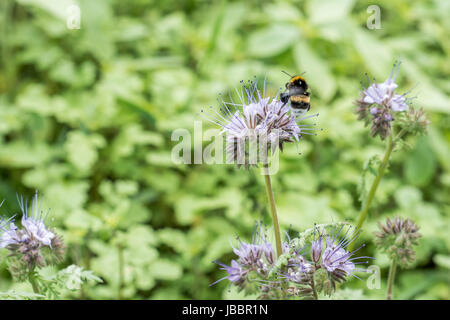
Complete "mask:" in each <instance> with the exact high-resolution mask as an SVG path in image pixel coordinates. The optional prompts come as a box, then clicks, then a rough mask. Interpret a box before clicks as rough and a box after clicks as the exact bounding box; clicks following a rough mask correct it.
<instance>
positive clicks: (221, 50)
mask: <svg viewBox="0 0 450 320" xmlns="http://www.w3.org/2000/svg"><path fill="white" fill-rule="evenodd" d="M72 2H73V1H69V0H17V1H12V0H2V1H1V3H0V8H1V9H0V10H1V11H0V16H1V20H0V21H1V27H2V29H1V42H0V45H1V69H0V93H1V98H0V197H1V198H4V199H5V200H6V202H5V204H4V205H3V207H2V208H1V209H0V210H1V213H2V215H3V216H11V215H12V214H14V213H18V206H17V202H16V199H15V197H16V192H18V193H22V194H24V195H25V196H29V197H30V196H32V195H33V193H34V190H35V189H38V190H39V191H40V193H41V194H42V195H44V203H45V206H46V207H50V208H51V213H50V215H51V219H50V220H51V221H50V224H51V226H52V227H55V228H56V230H57V232H58V233H60V234H61V235H63V237H64V239H65V242H66V244H67V247H68V248H67V255H66V260H65V262H64V263H63V264H62V265H61V268H62V267H63V266H65V265H69V264H71V263H76V264H78V265H80V266H83V267H84V268H87V269H90V270H93V271H94V272H95V273H96V274H97V275H99V276H101V277H102V278H103V280H104V283H103V284H98V285H90V284H88V285H86V286H85V287H84V289H83V290H82V291H81V292H78V293H67V295H66V297H67V298H88V299H109V298H112V299H115V298H124V299H131V298H133V299H186V298H192V299H221V298H239V297H241V296H239V295H238V294H237V293H236V292H234V291H233V290H231V291H228V290H227V281H223V282H221V283H220V284H218V285H216V286H214V287H209V284H210V283H212V282H213V281H215V280H216V279H218V278H221V277H223V276H224V273H223V272H221V271H219V270H218V266H217V265H215V264H213V263H211V261H213V260H215V259H220V260H221V261H223V262H226V263H228V262H229V261H230V260H231V259H232V257H233V254H232V251H231V247H230V243H229V242H230V240H233V239H234V237H235V236H236V235H238V234H239V235H240V236H241V237H242V238H243V239H249V237H250V235H251V231H252V229H253V224H254V221H256V220H261V219H263V220H264V222H266V223H267V224H270V215H269V213H268V211H267V206H266V197H265V193H264V184H263V179H262V176H261V175H260V174H259V172H258V171H256V170H251V171H248V172H247V171H245V170H238V169H236V168H235V167H234V166H232V165H176V164H174V163H173V162H172V161H171V157H170V154H171V149H172V147H173V146H174V144H175V142H172V141H171V138H170V137H171V133H172V131H173V130H174V129H177V128H186V129H187V130H189V131H191V132H192V129H193V123H194V121H195V120H200V119H199V118H198V117H197V116H196V114H197V113H198V112H199V111H200V110H201V109H202V108H204V107H208V106H209V105H214V106H217V103H216V97H217V94H218V93H219V92H224V93H227V92H228V91H230V90H234V89H233V88H234V87H235V86H236V85H239V81H240V80H242V79H243V80H247V79H251V78H253V76H254V75H256V76H257V77H259V78H261V77H262V78H264V76H265V75H266V74H267V77H268V80H269V84H268V87H269V89H270V92H271V93H272V94H273V93H275V92H276V90H277V89H278V88H279V87H280V86H283V85H284V83H285V82H286V81H287V80H288V77H287V76H286V75H285V74H283V73H282V72H281V70H285V71H287V72H289V73H294V74H295V73H300V72H303V71H306V74H305V77H306V79H307V81H308V83H309V84H310V86H311V92H312V103H311V105H312V110H313V111H314V112H316V111H317V112H319V113H320V116H319V118H318V120H317V121H318V123H319V125H320V127H322V128H324V131H322V132H321V133H320V134H319V135H318V136H315V137H309V136H308V137H306V138H305V139H303V140H302V141H301V143H300V145H299V147H300V150H301V152H302V153H303V154H302V156H298V155H297V150H296V147H295V145H293V144H291V145H286V146H285V151H284V153H283V154H282V155H281V157H280V159H281V160H280V171H279V172H278V174H277V175H276V176H274V177H273V184H274V191H275V197H276V202H277V205H278V210H279V219H280V221H281V226H282V228H283V230H287V229H288V228H289V226H291V229H293V230H294V231H301V230H303V229H305V228H310V227H312V226H313V224H314V223H329V222H332V221H340V220H345V219H346V220H348V221H350V222H351V221H354V220H355V219H356V217H357V214H358V210H359V207H360V203H359V200H358V194H359V193H358V186H359V185H360V184H361V181H362V180H361V176H362V172H363V165H364V163H365V161H366V160H367V159H368V158H370V157H371V156H373V155H375V154H380V155H382V153H383V150H384V143H383V142H381V141H380V140H379V139H378V138H377V139H373V138H371V137H370V136H369V128H364V126H363V123H362V122H358V121H357V120H356V116H355V114H354V113H353V111H354V104H353V101H354V100H355V99H356V98H358V97H359V91H360V81H361V80H364V73H365V72H367V73H368V74H369V75H370V76H371V77H372V76H373V77H375V78H376V79H377V80H378V81H384V80H385V79H386V78H387V76H388V75H389V72H390V69H391V68H392V65H393V63H394V62H395V61H396V60H399V59H401V61H402V67H401V69H400V75H399V78H398V83H399V91H400V92H404V91H407V90H409V89H411V88H414V89H413V90H412V92H411V93H410V96H417V98H416V99H414V101H413V105H414V106H416V107H423V108H424V109H425V110H426V112H427V113H428V115H429V118H430V120H431V126H430V128H429V134H428V135H427V136H424V137H418V138H415V137H409V138H408V139H407V141H408V143H409V145H410V148H409V149H407V150H402V151H399V152H395V153H394V154H393V157H392V161H391V166H390V169H389V171H388V173H387V174H386V176H385V177H384V179H383V180H382V183H381V185H380V188H379V190H378V192H377V195H376V201H375V203H374V205H373V208H372V210H371V212H370V216H369V220H368V222H367V223H366V224H365V227H364V232H363V234H362V236H361V238H360V239H359V241H360V242H365V243H366V244H367V247H366V248H365V249H364V252H363V253H364V254H367V255H371V256H375V257H376V258H377V260H376V261H375V262H374V263H375V264H376V265H378V266H379V267H380V268H381V273H382V281H381V289H379V290H377V289H373V290H368V289H367V285H366V278H367V276H365V275H364V274H363V275H362V277H363V280H362V281H360V280H356V279H354V280H352V281H351V282H349V283H347V284H346V285H345V286H344V290H342V291H340V294H339V295H338V297H340V298H383V297H384V294H385V283H386V277H387V266H388V260H387V257H386V256H385V255H383V254H381V253H378V252H375V248H374V245H373V242H372V240H373V235H372V232H373V231H374V230H375V229H376V222H377V221H382V220H384V219H385V218H386V217H390V216H394V215H396V214H399V215H401V216H404V217H410V218H412V219H413V220H414V221H416V223H417V224H418V225H419V226H420V227H421V233H422V234H423V238H422V239H421V241H420V246H419V247H418V248H417V261H416V263H414V265H413V266H412V267H411V269H409V270H401V271H399V272H398V278H397V285H396V288H395V294H396V297H397V298H401V299H448V298H449V295H450V294H449V268H450V255H449V246H450V238H449V215H450V206H449V195H450V188H449V187H450V173H449V169H450V161H449V159H450V151H449V140H450V132H449V127H450V121H449V120H450V117H449V113H450V106H449V98H448V94H449V92H450V78H449V75H450V61H449V54H450V41H449V39H450V38H449V30H450V21H449V19H448V15H449V12H450V3H449V2H448V1H447V2H446V1H438V0H435V1H400V0H396V1H393V0H385V1H353V0H340V1H337V0H336V1H332V0H314V1H313V0H309V1H254V0H253V1H194V0H191V1H188V0H186V1H180V0H165V1H156V0H154V1H152V0H150V1H149V0H134V1H120V0H95V1H93V0H79V1H75V3H77V4H78V5H79V7H80V8H81V29H79V30H69V29H68V28H67V26H66V21H67V18H68V11H67V8H68V6H69V5H70V4H71V3H72ZM374 2H376V4H378V5H379V7H380V8H381V29H379V30H369V29H368V28H367V27H366V21H367V19H368V18H369V16H370V15H371V13H368V12H367V11H366V10H367V7H368V6H369V5H371V4H374ZM207 127H212V126H211V125H210V124H208V123H204V128H207ZM193 138H194V137H193ZM200 138H201V137H196V139H200ZM204 144H205V145H206V144H208V142H207V141H205V142H204ZM365 176H366V179H367V180H368V181H366V183H370V181H371V179H373V175H372V174H371V173H370V172H367V173H366V175H365ZM6 255H7V252H6V250H1V260H0V291H6V290H9V289H11V288H12V289H15V290H19V291H20V290H22V291H27V290H31V288H30V287H29V285H27V284H20V283H19V284H18V283H13V282H12V281H11V277H10V275H9V272H8V271H7V268H6V262H5V259H6ZM120 266H122V267H120ZM120 283H121V284H120Z"/></svg>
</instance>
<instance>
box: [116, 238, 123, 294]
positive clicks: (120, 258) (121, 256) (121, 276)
mask: <svg viewBox="0 0 450 320" xmlns="http://www.w3.org/2000/svg"><path fill="white" fill-rule="evenodd" d="M117 249H118V254H119V284H118V288H117V297H118V299H119V300H122V299H123V295H122V287H123V278H124V276H123V263H124V262H123V260H124V258H123V247H122V246H121V245H119V246H118V247H117Z"/></svg>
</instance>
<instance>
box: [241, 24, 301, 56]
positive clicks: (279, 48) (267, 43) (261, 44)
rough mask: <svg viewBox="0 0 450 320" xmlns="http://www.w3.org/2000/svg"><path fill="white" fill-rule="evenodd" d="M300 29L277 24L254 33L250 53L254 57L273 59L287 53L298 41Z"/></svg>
mask: <svg viewBox="0 0 450 320" xmlns="http://www.w3.org/2000/svg"><path fill="white" fill-rule="evenodd" d="M298 36H299V29H298V28H296V27H294V26H292V25H284V24H280V25H279V24H276V25H272V26H269V27H266V28H264V29H262V30H258V31H256V32H254V33H252V34H251V35H250V37H249V40H248V52H249V54H250V55H252V56H254V57H272V56H275V55H278V54H280V53H282V52H284V51H286V50H287V49H288V48H289V47H290V46H291V45H292V44H293V43H294V42H295V40H297V39H298Z"/></svg>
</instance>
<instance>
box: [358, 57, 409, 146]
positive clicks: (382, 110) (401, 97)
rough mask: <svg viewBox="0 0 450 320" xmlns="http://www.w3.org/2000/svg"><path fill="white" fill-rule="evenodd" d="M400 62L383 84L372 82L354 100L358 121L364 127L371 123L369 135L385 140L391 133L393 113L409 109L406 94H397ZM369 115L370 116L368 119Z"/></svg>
mask: <svg viewBox="0 0 450 320" xmlns="http://www.w3.org/2000/svg"><path fill="white" fill-rule="evenodd" d="M400 64H401V63H400V62H399V63H398V64H396V65H394V67H393V69H392V71H391V74H390V75H389V78H388V79H386V81H384V82H383V83H377V82H375V81H374V82H372V83H371V84H370V85H369V87H368V88H367V89H363V90H362V92H361V97H360V99H358V100H356V105H357V109H356V113H357V114H358V119H359V120H364V121H365V123H366V125H368V124H369V123H370V122H372V127H371V135H372V136H373V137H375V136H377V135H379V136H380V137H381V139H385V138H386V137H387V136H388V135H389V134H390V132H391V127H392V124H391V122H392V121H393V120H394V119H395V117H394V115H393V113H394V112H395V113H397V112H403V111H407V110H408V109H409V105H408V99H407V98H406V95H407V93H404V94H397V93H395V89H397V87H398V85H397V83H396V82H395V81H396V79H397V76H398V72H399V69H400ZM369 114H370V115H371V116H372V118H371V119H370V117H369Z"/></svg>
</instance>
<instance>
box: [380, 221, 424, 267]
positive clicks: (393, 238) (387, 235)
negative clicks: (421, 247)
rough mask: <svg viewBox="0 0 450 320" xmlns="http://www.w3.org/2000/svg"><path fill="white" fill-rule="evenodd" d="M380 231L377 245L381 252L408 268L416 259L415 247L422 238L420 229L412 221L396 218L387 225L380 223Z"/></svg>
mask: <svg viewBox="0 0 450 320" xmlns="http://www.w3.org/2000/svg"><path fill="white" fill-rule="evenodd" d="M378 228H379V231H377V232H375V236H376V239H375V244H376V245H377V247H379V248H380V249H381V250H383V251H385V252H386V253H387V254H389V255H390V257H391V258H392V259H397V261H398V262H399V264H400V265H401V266H402V267H407V266H408V265H409V264H410V263H411V262H413V261H414V260H415V259H416V253H415V250H414V248H413V246H415V245H417V244H418V239H419V238H420V237H421V235H420V233H419V232H418V231H419V227H418V226H417V225H416V224H415V223H414V222H413V221H412V220H410V219H404V218H401V217H395V218H394V219H393V220H391V219H389V218H388V219H387V220H386V222H385V224H382V223H378Z"/></svg>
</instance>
